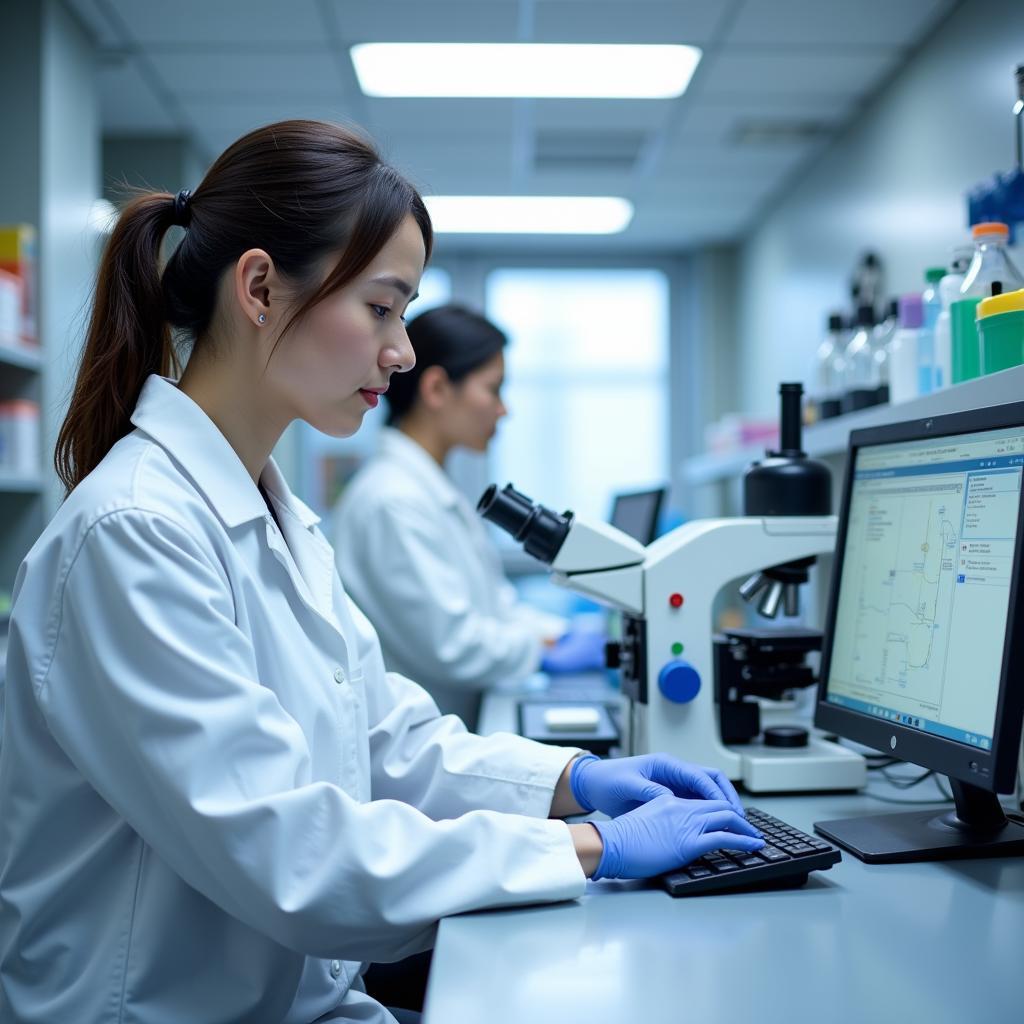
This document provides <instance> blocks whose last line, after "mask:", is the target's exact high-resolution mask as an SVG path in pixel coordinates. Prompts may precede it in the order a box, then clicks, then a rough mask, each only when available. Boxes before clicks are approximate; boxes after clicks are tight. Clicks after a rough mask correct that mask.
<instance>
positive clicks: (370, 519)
mask: <svg viewBox="0 0 1024 1024" xmlns="http://www.w3.org/2000/svg"><path fill="white" fill-rule="evenodd" d="M408 333H409V340H410V341H411V342H412V346H413V349H414V351H415V353H416V365H415V367H414V368H413V369H412V370H411V371H409V372H408V373H398V374H395V375H394V376H392V378H391V382H390V385H389V387H388V391H387V396H386V397H387V402H388V409H389V413H388V426H387V427H385V428H384V430H383V431H382V434H381V442H380V448H379V451H378V453H377V455H376V456H375V457H374V458H373V459H371V460H370V461H369V462H368V463H367V465H366V466H364V467H363V468H362V469H361V470H360V471H359V472H358V473H357V474H356V476H355V477H354V479H353V480H352V482H351V483H350V484H349V485H348V487H346V489H345V492H344V494H343V496H342V499H341V501H340V503H339V505H338V508H337V511H336V514H335V535H334V547H335V551H336V552H337V558H338V569H339V572H340V575H341V578H342V581H343V582H344V584H345V587H346V589H347V590H348V592H349V593H350V594H351V596H352V598H353V599H354V600H355V602H356V604H358V605H359V607H360V608H361V609H362V610H363V612H365V613H366V615H367V616H368V617H369V618H370V621H371V622H372V623H373V625H374V627H375V628H376V630H377V632H378V634H379V635H380V639H381V644H382V645H383V648H384V659H385V663H386V664H387V666H388V668H389V669H391V670H393V671H396V672H400V673H408V674H409V675H410V676H411V677H412V678H414V679H416V680H418V681H419V682H420V683H421V685H423V686H425V687H426V688H427V689H428V690H429V691H430V692H431V694H432V696H433V697H434V699H435V700H436V701H437V704H438V706H439V707H440V709H441V711H442V712H443V713H451V714H456V715H459V716H460V717H461V718H462V719H463V720H464V721H465V723H466V725H467V726H468V727H469V728H470V729H473V728H475V726H476V721H477V716H478V713H479V708H480V699H481V691H482V690H484V689H486V688H488V687H490V686H493V685H494V684H496V683H498V682H501V681H503V680H509V679H521V678H524V677H526V676H527V675H529V674H530V673H532V672H534V671H536V670H537V669H538V668H543V669H545V670H547V671H552V672H558V671H585V670H588V669H595V668H599V667H601V666H602V665H603V647H602V642H603V638H602V637H601V636H600V635H599V634H595V633H568V632H567V628H568V623H567V622H566V621H565V620H564V619H561V618H558V617H557V616H553V615H549V614H546V613H544V612H541V611H539V610H538V609H535V608H532V607H530V606H529V605H527V604H524V603H523V602H521V601H519V600H518V599H517V597H516V593H515V590H514V589H513V587H512V585H511V584H510V583H509V581H508V579H507V578H506V577H505V575H504V572H503V571H502V567H501V559H500V556H499V553H498V551H497V549H496V547H495V546H494V544H493V543H492V541H491V539H490V537H488V535H487V532H486V529H485V527H484V524H483V522H482V521H481V519H480V517H479V516H478V515H477V514H476V512H475V511H474V509H473V508H472V507H471V506H470V504H469V503H468V502H467V501H466V499H465V498H464V497H463V496H462V495H461V494H460V493H459V492H458V491H457V490H456V488H455V486H454V484H453V483H452V481H451V480H450V479H449V477H448V476H447V474H446V473H445V471H444V468H443V467H444V462H445V458H446V457H447V455H448V453H449V452H450V451H451V450H452V449H453V448H456V447H459V446H462V447H465V448H469V449H470V450H472V451H476V452H484V451H486V449H487V445H488V443H489V442H490V440H491V438H492V437H493V436H494V433H495V430H496V428H497V425H498V421H499V420H500V419H501V418H502V417H503V416H505V415H506V413H507V410H506V408H505V406H504V404H503V402H502V399H501V387H502V384H503V382H504V377H505V360H504V355H503V349H504V347H505V345H506V343H507V338H506V337H505V335H504V334H503V333H502V332H501V331H500V330H499V329H498V328H497V327H495V326H494V324H492V323H490V321H488V320H486V319H485V318H484V317H482V316H480V315H479V314H477V313H474V312H472V311H471V310H468V309H465V308H463V307H461V306H456V305H448V306H441V307H438V308H435V309H431V310H429V311H428V312H426V313H423V314H421V315H420V316H418V317H416V318H415V319H414V320H412V321H411V322H410V323H409V325H408ZM537 457H538V458H543V457H544V454H543V452H538V453H537Z"/></svg>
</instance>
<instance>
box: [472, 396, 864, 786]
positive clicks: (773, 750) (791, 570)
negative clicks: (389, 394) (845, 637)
mask: <svg viewBox="0 0 1024 1024" xmlns="http://www.w3.org/2000/svg"><path fill="white" fill-rule="evenodd" d="M780 390H781V392H782V400H783V416H782V438H781V440H782V443H781V446H780V451H779V452H769V453H768V457H767V458H766V459H765V460H764V461H763V462H760V463H755V464H754V465H753V466H752V467H751V470H750V471H748V473H747V476H746V479H745V506H746V508H745V511H746V512H747V515H745V516H744V517H742V518H735V519H707V520H699V521H695V522H692V523H687V524H685V525H683V526H680V527H679V528H678V529H676V530H673V531H672V532H671V533H668V534H666V535H665V536H664V537H661V538H659V539H658V540H656V541H655V542H654V543H653V544H651V545H649V546H648V547H646V548H645V547H644V546H643V545H641V544H640V543H639V542H638V541H635V540H634V539H633V538H632V537H630V536H628V535H627V534H625V533H622V532H621V531H620V530H616V529H615V528H614V527H612V526H609V525H607V524H605V523H601V522H587V521H585V520H582V519H579V518H578V517H576V516H574V515H573V514H572V513H571V512H566V513H565V514H564V515H559V514H558V513H556V512H553V511H551V510H550V509H547V508H545V507H544V506H542V505H538V504H535V503H534V502H533V501H531V500H530V499H529V498H527V497H526V496H525V495H522V494H520V493H519V492H517V491H515V490H514V489H513V488H512V486H511V485H508V486H506V487H505V488H504V489H503V490H501V491H499V490H498V489H497V487H496V486H495V485H492V486H491V487H490V488H488V490H487V492H486V493H485V494H484V495H483V497H482V498H481V499H480V504H479V506H478V510H479V511H480V513H481V514H482V515H483V516H484V517H485V518H486V519H489V520H490V521H492V522H494V523H495V524H496V525H498V526H500V527H501V528H503V529H505V530H507V531H508V532H509V533H511V534H512V536H513V537H515V538H516V540H518V541H521V542H522V544H523V547H524V548H525V550H526V551H527V552H528V553H529V554H531V555H533V556H534V557H535V558H538V559H539V560H540V561H542V562H544V563H546V564H548V565H550V567H551V569H552V571H553V573H554V579H555V582H557V583H560V584H561V585H563V586H566V587H569V588H571V589H572V590H575V591H577V592H578V593H580V594H584V595H586V596H588V597H591V598H593V599H595V600H597V601H599V602H601V603H603V604H606V605H609V606H611V607H612V608H616V609H618V610H620V611H621V612H622V613H623V619H622V638H621V642H620V643H619V644H618V646H617V648H616V647H615V645H610V646H611V647H612V649H613V652H614V653H615V654H616V655H617V658H616V659H615V660H616V661H617V665H618V667H619V668H620V670H621V674H622V688H623V693H624V694H625V695H626V696H627V697H628V698H629V729H628V749H629V751H630V752H631V753H642V752H646V751H656V750H660V751H665V752H667V753H671V754H674V755H676V756H677V757H680V758H682V759H685V760H687V761H693V762H696V763H698V764H706V765H710V766H714V767H717V768H720V769H721V770H722V771H724V772H725V773H726V774H727V775H728V776H729V778H730V779H733V780H735V781H741V782H742V783H743V785H744V786H745V787H746V789H747V790H748V791H750V792H754V793H764V792H809V791H822V790H849V789H858V788H860V787H862V786H863V785H864V783H865V781H866V764H865V761H864V759H863V758H862V757H861V756H860V755H859V754H857V753H855V752H854V751H851V750H849V749H847V748H845V747H842V746H840V745H839V744H838V743H835V742H832V741H831V740H829V739H827V738H825V737H824V736H823V735H820V734H815V733H814V732H813V731H812V730H810V729H807V728H803V727H799V726H794V725H792V724H784V723H785V719H786V718H787V717H789V718H790V719H792V703H791V702H788V701H787V702H783V701H779V700H778V699H777V698H779V697H781V696H783V695H785V694H788V693H789V692H790V691H792V690H794V689H798V688H801V687H806V686H809V685H811V684H813V683H814V682H815V678H814V674H813V671H812V670H811V668H810V667H809V666H807V665H806V664H805V663H804V661H805V657H806V655H807V654H808V653H809V652H811V651H813V650H818V649H820V645H821V634H820V632H817V631H813V630H806V629H778V628H772V629H755V630H730V631H727V632H725V633H724V634H722V635H718V636H715V635H713V633H712V629H711V624H712V616H713V605H714V602H715V598H716V597H717V596H718V594H719V592H720V591H721V590H722V589H723V587H725V586H727V585H728V584H730V583H731V582H733V581H735V580H737V579H740V578H742V577H744V576H749V578H748V579H747V580H746V582H745V583H743V584H742V586H741V587H740V588H739V591H740V593H741V595H742V596H743V597H744V598H745V599H747V600H752V599H753V598H755V597H760V604H759V608H760V611H761V614H763V615H765V616H767V617H769V618H774V616H775V615H776V614H777V612H778V611H779V609H780V606H781V607H782V608H783V609H784V610H785V612H786V613H787V614H789V615H795V614H797V612H798V603H799V601H798V589H797V588H798V587H799V585H800V584H802V583H804V582H806V580H807V572H808V568H809V567H810V566H811V564H812V563H813V562H814V560H815V557H816V556H817V555H819V554H823V553H828V552H831V551H832V550H833V548H834V547H835V537H836V518H835V517H834V516H832V515H830V514H829V512H830V507H831V476H830V474H829V471H828V468H827V467H826V466H824V465H822V464H821V463H817V462H814V461H813V460H810V459H807V458H806V456H805V455H804V453H803V452H802V451H801V450H800V443H801V442H800V396H801V393H802V388H801V387H800V385H799V384H783V385H782V386H781V389H780ZM766 565H767V566H770V568H767V569H764V568H763V567H764V566H766ZM750 574H753V575H750ZM613 667H614V665H613ZM773 708H777V709H779V710H773Z"/></svg>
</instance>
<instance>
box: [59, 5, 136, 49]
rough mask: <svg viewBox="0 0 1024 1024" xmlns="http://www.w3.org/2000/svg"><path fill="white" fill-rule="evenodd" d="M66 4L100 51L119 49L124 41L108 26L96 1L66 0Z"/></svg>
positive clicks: (108, 22) (108, 23) (106, 19)
mask: <svg viewBox="0 0 1024 1024" xmlns="http://www.w3.org/2000/svg"><path fill="white" fill-rule="evenodd" d="M67 4H68V6H69V7H70V8H71V10H73V11H74V12H75V14H77V15H78V17H79V18H80V19H81V21H82V23H83V24H84V25H85V27H86V29H88V31H89V34H90V35H91V36H92V37H93V39H94V40H95V41H96V45H97V46H99V47H100V49H101V50H117V49H121V47H122V46H123V44H124V42H125V40H124V39H122V38H121V36H120V35H119V34H118V32H117V31H116V30H115V28H114V27H113V26H112V25H111V24H110V19H109V18H107V17H105V16H104V14H103V12H102V11H101V10H100V9H99V7H98V6H97V4H96V0H67Z"/></svg>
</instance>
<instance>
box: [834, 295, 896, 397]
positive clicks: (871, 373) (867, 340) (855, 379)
mask: <svg viewBox="0 0 1024 1024" xmlns="http://www.w3.org/2000/svg"><path fill="white" fill-rule="evenodd" d="M874 327H875V309H874V306H858V307H857V318H856V320H855V321H854V328H853V334H852V335H851V337H850V340H849V342H848V343H847V345H846V351H845V353H844V362H845V364H846V367H845V376H846V390H845V392H844V393H843V412H844V413H845V412H855V411H856V410H857V409H867V408H868V407H869V406H871V405H877V404H878V393H879V392H878V389H879V386H880V385H881V383H882V382H881V380H880V378H879V375H878V373H879V367H878V364H877V363H876V362H875V351H874V346H873V345H872V335H873V333H874ZM886 384H888V381H886Z"/></svg>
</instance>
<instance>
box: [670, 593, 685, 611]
mask: <svg viewBox="0 0 1024 1024" xmlns="http://www.w3.org/2000/svg"><path fill="white" fill-rule="evenodd" d="M668 603H669V604H670V605H672V607H673V608H682V606H683V595H682V594H673V595H672V596H671V597H670V598H669V599H668Z"/></svg>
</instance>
